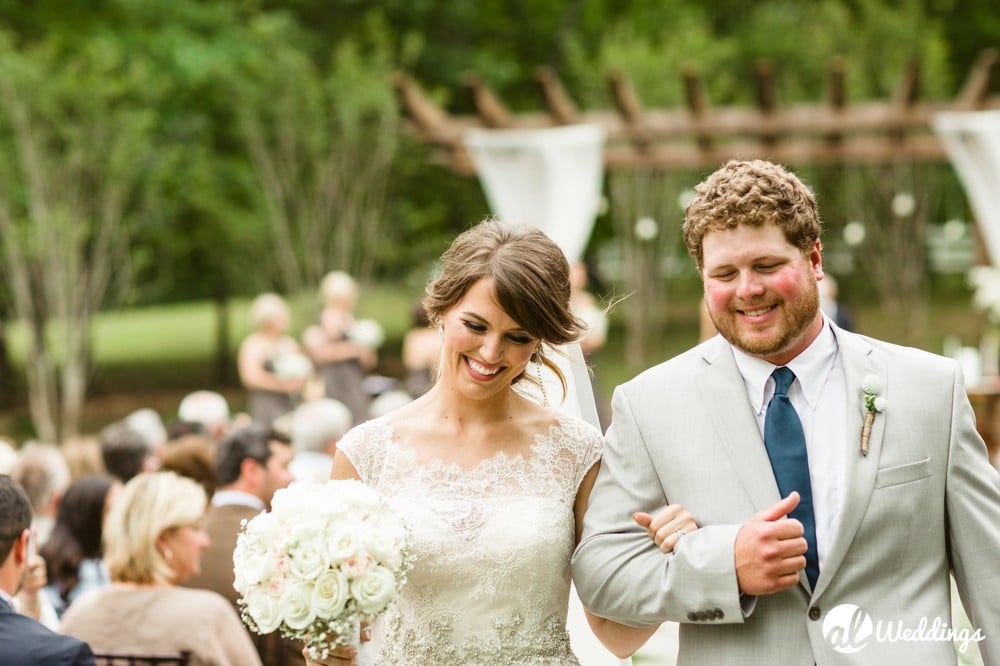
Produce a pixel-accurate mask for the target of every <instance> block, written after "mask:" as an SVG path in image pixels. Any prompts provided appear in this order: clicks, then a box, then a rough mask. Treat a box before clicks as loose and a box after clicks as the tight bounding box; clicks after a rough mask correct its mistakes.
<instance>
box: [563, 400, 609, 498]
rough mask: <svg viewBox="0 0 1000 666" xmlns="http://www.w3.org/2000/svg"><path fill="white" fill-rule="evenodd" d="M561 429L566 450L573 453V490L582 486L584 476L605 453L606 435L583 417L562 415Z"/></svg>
mask: <svg viewBox="0 0 1000 666" xmlns="http://www.w3.org/2000/svg"><path fill="white" fill-rule="evenodd" d="M560 426H561V427H560V430H561V431H562V438H563V441H564V444H565V446H566V450H567V451H568V452H570V453H571V454H572V455H573V459H574V463H575V464H574V470H573V472H574V474H573V490H574V492H575V490H576V489H577V488H579V487H580V482H581V481H583V477H584V476H585V475H586V474H587V472H589V471H590V468H591V467H593V466H594V463H596V462H597V461H598V460H600V459H601V456H602V455H603V453H604V436H603V435H602V434H601V431H600V430H598V429H597V428H595V427H594V426H593V425H591V424H590V423H587V422H586V421H584V420H583V419H579V418H576V417H574V416H565V415H564V416H561V417H560Z"/></svg>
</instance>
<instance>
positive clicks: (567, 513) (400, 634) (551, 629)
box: [338, 415, 602, 665]
mask: <svg viewBox="0 0 1000 666" xmlns="http://www.w3.org/2000/svg"><path fill="white" fill-rule="evenodd" d="M390 418H391V415H390V416H387V417H382V418H380V419H375V420H373V421H369V422H367V423H365V424H363V425H361V426H359V427H357V428H355V429H354V430H353V431H351V432H350V433H349V434H348V435H347V436H346V437H344V439H342V440H341V441H340V443H339V444H338V448H339V449H340V450H341V451H343V452H344V454H345V455H346V456H347V458H348V459H349V460H350V461H351V463H352V464H353V465H354V467H355V469H356V470H357V471H358V474H359V475H360V476H361V479H362V481H364V482H365V483H367V484H369V485H371V486H372V487H374V488H376V489H378V490H379V491H380V492H382V493H383V494H385V495H387V496H388V497H390V498H391V501H392V502H393V503H394V505H395V506H397V507H398V510H399V511H401V512H402V513H403V515H404V516H405V517H406V518H407V520H408V521H409V523H410V526H411V529H412V538H411V543H412V548H413V552H414V555H415V564H414V567H413V569H412V570H411V571H410V573H409V576H408V578H409V582H408V583H407V585H406V586H405V587H404V588H403V590H402V592H401V593H400V596H399V597H398V598H397V600H396V601H395V602H394V603H393V604H392V606H390V608H389V610H388V611H387V612H386V615H385V617H384V618H382V620H381V627H380V629H379V631H377V632H376V633H377V634H381V636H380V637H378V638H377V639H376V640H377V642H378V657H377V659H376V663H378V664H393V665H397V664H398V665H403V664H420V665H423V664H446V663H447V664H491V665H492V664H533V665H534V664H538V665H541V664H546V665H548V664H552V665H555V664H560V665H562V664H567V665H568V664H577V663H578V662H577V660H576V657H574V656H573V653H572V652H571V650H570V645H569V637H568V635H567V633H566V610H567V603H568V595H569V586H570V570H569V561H570V555H571V554H572V552H573V547H574V535H575V528H574V515H573V504H574V500H575V497H576V491H577V488H578V486H579V484H580V481H581V480H582V479H583V477H584V475H585V474H586V472H587V470H589V469H590V468H591V467H592V466H593V464H594V463H595V462H597V460H598V459H599V458H600V455H601V447H602V437H601V434H600V432H599V431H598V430H597V429H596V428H594V427H592V426H590V425H589V424H587V423H585V422H583V421H580V420H578V419H575V418H573V417H569V416H564V415H560V416H559V417H558V419H559V421H558V424H557V425H556V426H553V427H552V428H551V429H550V430H549V431H548V432H547V433H545V434H540V435H538V436H536V438H535V441H534V443H533V445H532V447H531V455H530V456H526V457H525V456H508V455H505V454H504V453H498V454H496V455H495V456H493V457H491V458H488V459H485V460H482V461H480V462H479V464H477V465H475V466H474V467H472V468H462V467H459V466H458V465H457V464H454V463H447V462H445V461H442V460H440V459H434V458H427V457H424V458H421V457H420V456H419V455H418V454H417V453H416V452H415V451H414V450H412V449H408V448H407V447H406V445H405V443H404V442H401V441H399V440H398V439H396V438H395V435H394V431H393V428H392V424H391V421H390Z"/></svg>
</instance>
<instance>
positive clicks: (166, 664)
mask: <svg viewBox="0 0 1000 666" xmlns="http://www.w3.org/2000/svg"><path fill="white" fill-rule="evenodd" d="M190 660H191V652H190V651H189V650H181V651H179V652H131V651H128V650H94V662H95V664H96V665H97V666H188V662H189V661H190Z"/></svg>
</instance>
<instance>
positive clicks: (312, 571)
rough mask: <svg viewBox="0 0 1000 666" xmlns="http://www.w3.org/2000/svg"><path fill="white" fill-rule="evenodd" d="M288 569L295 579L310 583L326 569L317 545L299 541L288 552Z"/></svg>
mask: <svg viewBox="0 0 1000 666" xmlns="http://www.w3.org/2000/svg"><path fill="white" fill-rule="evenodd" d="M288 562H289V569H290V570H291V573H292V575H293V576H295V577H296V578H299V579H300V580H303V581H311V580H313V579H315V578H316V577H317V576H319V575H320V574H321V573H322V572H323V570H324V569H326V567H327V563H326V561H325V559H324V558H323V556H322V553H321V552H320V550H319V548H318V547H317V544H316V542H315V541H313V540H308V541H300V542H299V543H298V544H296V546H295V548H292V549H291V550H290V551H289V552H288Z"/></svg>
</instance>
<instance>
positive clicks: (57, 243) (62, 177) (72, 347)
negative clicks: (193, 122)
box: [0, 34, 153, 442]
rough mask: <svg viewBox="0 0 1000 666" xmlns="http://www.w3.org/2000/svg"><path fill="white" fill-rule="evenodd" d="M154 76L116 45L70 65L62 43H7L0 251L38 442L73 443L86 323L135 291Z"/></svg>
mask: <svg viewBox="0 0 1000 666" xmlns="http://www.w3.org/2000/svg"><path fill="white" fill-rule="evenodd" d="M147 77H148V72H147V71H146V69H145V68H144V67H143V65H142V63H138V62H135V61H132V60H130V59H129V58H128V57H126V54H125V53H124V52H123V51H122V50H121V49H120V48H119V47H118V44H117V43H116V42H115V41H114V40H113V39H111V38H104V39H101V38H95V39H92V40H90V41H88V42H87V43H86V44H85V45H83V48H80V49H79V50H76V51H75V53H74V57H73V58H71V59H68V58H66V57H65V53H63V52H62V49H61V46H60V44H59V43H58V41H56V40H53V41H43V42H40V43H36V44H33V45H31V46H26V47H22V48H16V47H15V46H14V45H13V44H12V40H11V38H10V36H9V35H7V34H0V98H2V100H0V183H2V187H0V239H2V245H3V252H4V258H5V261H4V264H3V270H4V274H5V277H6V279H7V280H8V281H9V284H10V286H11V290H12V293H13V303H14V309H15V312H16V313H17V315H18V316H19V318H20V319H21V320H22V321H23V322H25V324H26V325H27V326H28V328H29V331H30V334H29V337H28V359H27V361H28V362H27V380H28V382H27V383H28V391H29V407H30V411H31V417H32V421H33V423H34V426H35V429H36V431H37V433H38V435H39V436H40V437H41V438H43V439H45V440H47V441H52V442H58V441H60V438H61V437H66V436H71V435H74V434H76V429H77V426H78V423H79V418H80V412H81V409H82V407H83V402H84V399H85V396H86V392H87V383H88V379H89V358H90V344H89V332H90V321H91V317H92V316H93V314H94V312H96V311H97V310H98V309H99V308H101V307H102V306H104V305H107V304H109V303H114V302H117V300H118V299H119V298H120V297H121V296H122V294H123V291H124V290H125V289H126V288H127V286H128V284H129V261H128V257H129V253H128V249H129V233H128V220H129V216H130V214H131V211H132V204H133V197H134V195H135V190H136V184H137V182H138V180H139V179H140V177H141V174H142V173H143V171H144V170H145V169H146V168H147V167H148V163H149V160H150V159H151V157H152V151H151V143H150V140H149V139H150V135H151V131H152V126H153V113H152V111H151V110H150V109H151V106H150V104H149V100H148V99H146V98H145V96H144V95H143V90H144V87H143V85H142V82H143V81H144V80H146V79H147Z"/></svg>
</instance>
